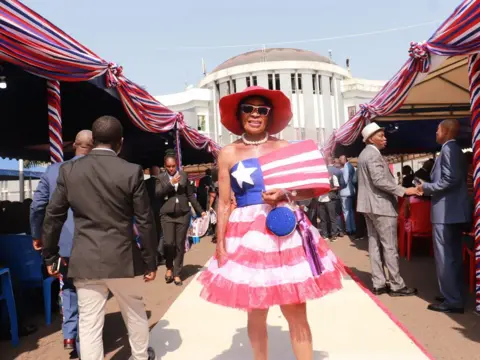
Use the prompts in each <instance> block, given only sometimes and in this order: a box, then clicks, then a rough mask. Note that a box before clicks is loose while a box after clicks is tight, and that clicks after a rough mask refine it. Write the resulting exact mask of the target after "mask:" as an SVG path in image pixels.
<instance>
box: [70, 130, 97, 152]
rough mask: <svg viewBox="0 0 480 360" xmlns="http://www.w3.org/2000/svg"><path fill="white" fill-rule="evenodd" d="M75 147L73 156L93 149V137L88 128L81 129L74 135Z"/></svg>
mask: <svg viewBox="0 0 480 360" xmlns="http://www.w3.org/2000/svg"><path fill="white" fill-rule="evenodd" d="M73 148H74V149H75V156H78V155H86V154H88V153H89V152H90V151H92V149H93V137H92V132H91V131H90V130H82V131H80V132H79V133H78V134H77V136H76V137H75V142H74V143H73Z"/></svg>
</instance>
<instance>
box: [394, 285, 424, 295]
mask: <svg viewBox="0 0 480 360" xmlns="http://www.w3.org/2000/svg"><path fill="white" fill-rule="evenodd" d="M417 292H418V291H417V289H415V288H409V287H406V286H405V287H404V288H403V289H399V290H395V291H394V290H390V292H389V293H388V295H390V296H413V295H416V294H417Z"/></svg>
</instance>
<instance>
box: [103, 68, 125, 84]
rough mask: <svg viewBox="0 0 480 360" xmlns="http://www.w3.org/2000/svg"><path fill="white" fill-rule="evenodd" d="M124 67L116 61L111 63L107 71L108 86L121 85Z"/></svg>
mask: <svg viewBox="0 0 480 360" xmlns="http://www.w3.org/2000/svg"><path fill="white" fill-rule="evenodd" d="M122 73H123V67H121V66H118V65H117V64H115V63H109V64H108V68H107V73H106V80H107V87H109V88H112V87H117V86H119V85H120V80H119V78H120V76H122V75H123V74H122Z"/></svg>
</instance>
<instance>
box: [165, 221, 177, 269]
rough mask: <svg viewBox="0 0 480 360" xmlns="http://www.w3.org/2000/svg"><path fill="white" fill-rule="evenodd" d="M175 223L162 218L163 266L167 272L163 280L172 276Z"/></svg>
mask: <svg viewBox="0 0 480 360" xmlns="http://www.w3.org/2000/svg"><path fill="white" fill-rule="evenodd" d="M175 225H176V224H175V223H173V222H170V221H168V220H167V219H166V216H165V215H164V216H162V230H163V235H164V242H165V246H164V250H165V264H166V267H167V272H166V274H165V278H167V277H171V276H173V259H174V258H175Z"/></svg>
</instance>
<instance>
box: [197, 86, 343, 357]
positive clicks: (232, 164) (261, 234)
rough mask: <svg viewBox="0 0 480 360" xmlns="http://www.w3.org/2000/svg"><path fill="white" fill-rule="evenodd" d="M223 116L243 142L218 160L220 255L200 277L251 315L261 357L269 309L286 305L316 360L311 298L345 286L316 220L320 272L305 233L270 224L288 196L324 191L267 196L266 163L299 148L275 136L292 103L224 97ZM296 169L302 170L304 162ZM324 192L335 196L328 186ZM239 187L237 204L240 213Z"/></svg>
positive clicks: (249, 93)
mask: <svg viewBox="0 0 480 360" xmlns="http://www.w3.org/2000/svg"><path fill="white" fill-rule="evenodd" d="M220 115H221V121H222V124H223V125H224V126H225V127H226V128H227V129H228V130H229V131H230V132H232V133H234V134H236V135H240V136H241V139H240V140H238V141H235V142H234V143H232V144H230V145H228V146H226V147H224V148H223V149H222V151H221V152H220V155H219V158H218V167H219V173H218V176H219V184H220V186H219V202H218V213H217V250H216V255H215V257H214V258H212V260H211V261H210V263H209V266H208V269H206V270H205V271H204V272H202V274H201V275H200V277H199V280H200V282H201V283H202V285H203V289H202V293H201V296H202V297H203V298H204V299H206V300H207V301H210V302H212V303H215V304H219V305H223V306H227V307H232V308H237V309H242V310H246V311H247V312H248V336H249V338H250V342H251V346H252V350H253V354H254V359H255V360H266V359H267V324H266V321H267V314H268V309H269V307H271V306H274V305H279V306H280V307H281V311H282V313H283V315H284V316H285V318H286V320H287V322H288V324H289V329H290V335H291V341H292V347H293V351H294V353H295V356H296V358H297V359H301V360H308V359H312V357H313V348H312V337H311V332H310V327H309V324H308V320H307V313H306V301H307V300H311V299H316V298H319V297H322V296H324V295H326V294H328V293H330V292H333V291H335V290H339V289H341V287H342V285H341V278H342V269H343V267H342V266H341V265H340V264H339V262H338V261H337V259H336V257H335V255H334V254H333V253H332V252H331V250H329V249H328V247H327V245H326V243H325V241H324V240H323V239H322V238H321V237H320V234H319V233H318V231H317V230H316V229H315V228H314V227H313V226H311V224H310V223H308V224H309V229H308V230H309V231H310V234H311V235H312V236H311V238H313V241H314V243H315V245H316V252H317V254H316V255H318V258H319V259H320V262H321V264H320V265H321V268H322V271H321V273H317V275H314V272H313V271H312V269H311V265H310V263H309V261H308V259H307V255H306V251H305V249H304V247H303V245H302V236H301V235H300V233H299V231H298V230H295V231H294V232H293V233H292V234H290V235H288V236H282V237H278V236H276V235H274V234H273V233H271V232H270V231H269V230H268V229H267V226H266V216H267V214H268V212H269V211H270V210H271V209H272V208H273V207H275V206H276V205H282V203H285V201H286V200H287V197H288V200H289V201H298V200H304V199H308V198H313V197H314V196H318V194H319V193H318V191H314V190H312V189H302V190H299V191H291V192H288V191H285V190H284V189H269V190H267V191H265V184H266V182H267V176H265V178H264V176H263V175H262V174H263V170H262V169H260V168H259V159H262V158H264V157H265V156H267V157H270V159H272V157H273V158H274V159H275V156H276V154H280V153H281V152H282V150H283V153H285V150H286V149H285V148H286V147H287V146H288V147H290V146H293V145H290V144H289V143H288V142H286V141H283V140H279V139H277V138H275V137H273V136H270V135H271V134H277V133H279V132H280V131H282V130H283V129H284V128H285V127H286V126H287V124H288V123H289V121H290V119H291V117H292V112H291V107H290V101H289V99H288V98H287V97H286V96H285V95H284V94H283V93H282V92H281V91H274V90H267V89H264V88H261V87H256V86H255V87H249V88H247V89H245V90H244V91H243V92H241V93H236V94H232V95H228V96H225V97H223V98H222V99H221V100H220ZM315 150H317V149H316V148H315ZM279 156H280V155H279ZM271 163H272V162H270V164H271ZM267 165H268V164H267ZM294 166H295V167H296V168H301V167H302V164H301V163H299V164H294ZM270 167H271V166H270ZM303 175H304V174H303ZM327 176H328V175H326V177H327ZM327 181H328V179H327ZM313 187H314V186H312V188H313ZM323 188H324V190H323V191H325V192H326V191H328V186H324V187H323ZM232 190H233V192H234V193H235V197H236V203H237V208H236V209H235V210H233V211H231V207H230V205H231V200H230V194H231V191H232ZM305 220H306V219H305ZM306 221H308V220H306Z"/></svg>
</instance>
